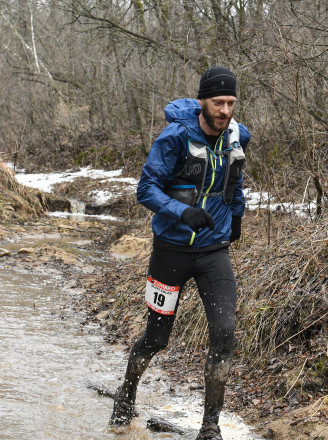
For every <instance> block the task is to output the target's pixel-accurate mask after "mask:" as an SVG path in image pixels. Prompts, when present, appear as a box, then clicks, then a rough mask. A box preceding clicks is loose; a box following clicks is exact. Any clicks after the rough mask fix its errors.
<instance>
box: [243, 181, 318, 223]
mask: <svg viewBox="0 0 328 440" xmlns="http://www.w3.org/2000/svg"><path fill="white" fill-rule="evenodd" d="M244 195H245V199H246V208H248V209H249V210H254V209H259V208H263V209H271V211H282V212H290V213H293V214H295V215H299V216H307V215H309V212H313V211H315V209H316V204H315V203H314V202H311V203H310V204H309V203H291V202H284V203H276V202H275V198H274V197H270V199H269V193H268V192H266V191H263V192H256V191H252V190H251V189H250V188H245V189H244Z"/></svg>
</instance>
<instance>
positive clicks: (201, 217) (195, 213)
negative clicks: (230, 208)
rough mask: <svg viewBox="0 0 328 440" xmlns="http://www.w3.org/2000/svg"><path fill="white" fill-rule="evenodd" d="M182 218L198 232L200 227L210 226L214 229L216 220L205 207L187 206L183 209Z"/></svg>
mask: <svg viewBox="0 0 328 440" xmlns="http://www.w3.org/2000/svg"><path fill="white" fill-rule="evenodd" d="M181 220H182V221H183V223H185V224H186V225H188V226H190V227H191V229H192V230H193V231H194V232H196V234H197V233H198V232H199V230H200V229H202V228H206V227H208V228H210V229H211V230H212V231H213V230H214V220H213V218H212V216H210V214H209V213H208V212H207V211H205V209H203V208H187V209H186V210H185V211H183V213H182V216H181Z"/></svg>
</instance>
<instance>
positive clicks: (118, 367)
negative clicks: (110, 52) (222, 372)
mask: <svg viewBox="0 0 328 440" xmlns="http://www.w3.org/2000/svg"><path fill="white" fill-rule="evenodd" d="M69 295H72V290H71V291H70V290H69V289H68V288H65V285H64V281H63V279H62V278H60V277H59V276H58V275H56V274H55V273H53V274H52V273H51V272H49V270H48V272H47V274H46V275H42V274H40V272H38V273H32V272H31V271H22V270H15V269H14V268H12V267H9V266H7V267H6V266H4V265H3V264H2V263H0V340H1V350H0V353H1V354H0V421H1V422H0V423H1V428H0V439H5V440H13V439H15V440H17V439H19V440H25V439H26V440H48V439H54V440H87V439H88V440H92V439H93V440H98V439H99V440H100V439H105V440H106V439H108V440H112V439H121V440H133V439H135V440H152V439H181V438H183V439H190V440H191V439H194V438H195V437H196V430H197V428H199V425H200V421H201V404H200V399H199V396H198V397H197V396H195V395H190V393H189V390H183V389H182V388H181V389H180V390H179V393H177V394H179V396H181V397H179V398H177V397H174V398H172V397H171V396H170V395H169V387H170V384H168V383H166V382H164V381H162V380H156V381H154V377H155V378H157V379H158V378H160V377H161V373H160V371H159V370H157V369H156V368H155V367H150V368H149V369H148V371H147V372H146V373H145V376H144V377H143V381H142V382H143V383H142V384H141V387H140V390H139V392H138V405H137V406H138V410H139V413H140V417H139V418H138V419H137V420H135V421H133V423H132V424H131V427H130V428H125V429H123V432H122V433H120V432H109V431H108V429H107V422H108V420H109V416H110V413H111V409H112V400H111V399H108V398H104V397H101V396H99V395H98V394H97V392H96V391H94V390H91V389H90V388H88V386H87V384H88V383H92V382H93V383H97V382H98V383H100V384H103V385H105V386H107V387H109V388H112V389H115V388H116V386H117V385H118V384H119V383H120V382H121V381H122V377H123V374H124V368H125V363H126V357H127V355H126V354H125V353H123V351H122V350H121V349H119V348H113V347H112V346H108V345H107V344H105V343H104V341H103V335H102V334H101V329H100V328H99V327H98V326H92V325H91V326H84V327H83V329H84V330H83V332H82V331H81V324H80V323H79V322H78V320H77V319H76V315H75V314H74V313H72V312H71V311H70V310H69V309H67V308H65V304H67V303H68V302H69V301H67V299H68V296H69ZM82 318H83V317H81V316H80V319H82ZM180 391H181V392H180ZM164 397H165V398H164ZM155 408H159V409H158V410H157V411H156V410H155ZM154 415H155V416H156V415H157V416H162V417H166V418H167V420H168V421H171V422H176V423H178V424H179V425H180V426H181V427H183V428H188V429H189V430H191V431H189V433H188V434H186V435H184V436H183V437H181V436H180V435H179V434H172V433H151V432H150V431H149V430H147V429H146V421H147V419H148V418H149V417H150V416H154ZM225 420H226V423H227V424H229V423H230V421H229V420H228V419H225ZM233 423H234V430H235V432H236V436H234V435H233V436H230V435H229V436H228V435H227V436H224V439H225V440H226V439H238V440H241V439H244V440H246V439H252V438H253V437H250V436H249V435H247V433H248V429H247V428H246V427H245V426H243V425H240V426H239V427H238V429H237V425H236V421H233ZM223 428H224V426H223ZM119 431H122V429H121V430H119ZM223 432H224V431H223ZM226 432H227V433H228V431H226ZM229 432H230V431H229ZM243 432H244V433H245V435H243Z"/></svg>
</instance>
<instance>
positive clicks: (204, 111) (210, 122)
mask: <svg viewBox="0 0 328 440" xmlns="http://www.w3.org/2000/svg"><path fill="white" fill-rule="evenodd" d="M202 115H203V116H204V119H205V121H206V124H207V125H208V126H209V127H210V128H211V129H212V130H214V131H218V132H222V131H224V130H225V129H226V128H228V125H229V122H230V121H231V118H226V119H225V121H226V125H225V126H223V127H218V126H217V125H216V124H215V117H214V116H213V115H211V114H210V112H209V110H208V105H207V103H206V102H204V104H203V107H202Z"/></svg>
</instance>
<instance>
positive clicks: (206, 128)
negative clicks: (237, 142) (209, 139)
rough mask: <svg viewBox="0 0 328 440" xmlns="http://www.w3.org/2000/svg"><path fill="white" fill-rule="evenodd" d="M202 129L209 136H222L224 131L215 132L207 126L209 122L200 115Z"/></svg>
mask: <svg viewBox="0 0 328 440" xmlns="http://www.w3.org/2000/svg"><path fill="white" fill-rule="evenodd" d="M199 125H200V128H201V129H202V130H203V132H204V133H206V134H207V135H209V136H220V135H221V134H222V133H223V131H224V130H213V128H211V127H209V126H208V125H207V122H206V120H205V118H204V116H203V115H202V114H200V115H199Z"/></svg>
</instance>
